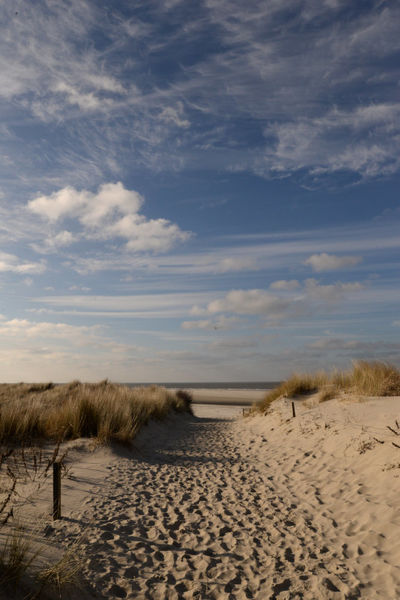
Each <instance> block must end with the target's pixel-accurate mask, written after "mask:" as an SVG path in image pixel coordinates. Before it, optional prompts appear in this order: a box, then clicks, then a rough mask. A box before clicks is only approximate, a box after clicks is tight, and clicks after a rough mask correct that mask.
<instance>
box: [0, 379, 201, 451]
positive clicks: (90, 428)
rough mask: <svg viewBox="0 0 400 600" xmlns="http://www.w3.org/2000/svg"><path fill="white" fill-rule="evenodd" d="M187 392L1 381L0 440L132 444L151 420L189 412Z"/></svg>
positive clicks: (87, 384)
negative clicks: (94, 440) (89, 440)
mask: <svg viewBox="0 0 400 600" xmlns="http://www.w3.org/2000/svg"><path fill="white" fill-rule="evenodd" d="M191 400H192V399H191V396H190V394H189V393H188V392H185V391H178V392H177V393H173V392H170V391H168V390H167V389H165V388H162V387H158V386H149V387H139V388H129V387H127V386H123V385H118V384H113V383H110V382H109V381H107V380H105V381H101V382H100V383H80V382H77V381H74V382H72V383H68V384H64V385H53V384H34V385H28V384H14V385H13V384H2V385H0V444H9V443H11V444H21V443H23V444H25V445H26V444H29V443H32V442H34V441H38V440H40V441H43V440H49V441H59V440H68V439H75V438H79V437H93V438H97V439H98V440H99V441H100V442H102V443H108V442H111V441H118V442H122V443H128V442H130V441H131V440H132V439H133V438H134V437H135V435H136V433H137V432H138V431H139V429H140V428H141V426H142V425H144V424H146V423H147V422H148V421H149V420H150V419H163V418H164V417H165V416H166V415H168V414H169V413H171V412H174V411H175V412H191Z"/></svg>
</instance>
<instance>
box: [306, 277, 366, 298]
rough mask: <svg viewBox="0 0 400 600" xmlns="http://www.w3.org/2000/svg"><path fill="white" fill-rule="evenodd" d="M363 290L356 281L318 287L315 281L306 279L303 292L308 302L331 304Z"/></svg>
mask: <svg viewBox="0 0 400 600" xmlns="http://www.w3.org/2000/svg"><path fill="white" fill-rule="evenodd" d="M363 289H364V286H363V284H361V283H359V282H358V281H355V282H349V283H342V282H340V281H339V282H337V283H333V284H328V285H320V284H319V283H318V281H317V280H316V279H306V281H305V292H306V295H307V297H308V298H309V299H310V300H313V299H315V300H322V301H323V302H327V303H332V302H337V301H339V300H341V299H342V298H343V297H344V296H345V295H346V294H351V293H353V292H360V291H361V290H363Z"/></svg>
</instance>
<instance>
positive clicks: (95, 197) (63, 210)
mask: <svg viewBox="0 0 400 600" xmlns="http://www.w3.org/2000/svg"><path fill="white" fill-rule="evenodd" d="M143 202H144V200H143V198H142V196H141V195H140V194H139V193H138V192H135V191H131V190H127V189H125V188H124V186H123V184H122V183H121V182H118V183H105V184H103V185H101V186H100V187H99V189H98V192H97V193H92V192H89V191H87V190H81V191H78V190H76V189H75V188H73V187H66V188H63V189H61V190H59V191H57V192H54V193H53V194H50V195H49V196H38V197H37V198H34V199H33V200H31V201H30V202H29V203H28V210H29V211H31V212H32V213H34V214H36V215H38V216H40V217H42V218H44V219H46V220H48V221H49V222H50V223H56V222H58V221H62V220H64V219H66V218H72V219H75V220H76V221H77V222H78V223H79V224H80V225H81V226H82V228H83V231H84V234H85V237H86V238H89V239H90V238H92V239H110V238H123V239H124V240H125V241H126V248H127V249H129V250H133V251H137V252H144V251H155V252H166V251H167V250H169V249H170V248H171V247H172V246H173V245H174V244H175V243H176V242H179V241H185V240H187V239H188V238H189V237H190V233H189V232H185V231H182V230H181V229H180V228H179V227H178V226H177V225H175V224H174V223H171V222H170V221H168V220H166V219H146V217H145V216H143V215H141V214H139V210H140V208H141V206H142V204H143ZM74 239H76V238H74V235H73V234H71V233H70V232H68V231H61V232H59V233H58V234H57V235H56V236H55V237H53V238H51V239H50V240H49V241H48V243H47V246H48V247H51V246H57V245H67V244H70V243H72V242H73V241H74Z"/></svg>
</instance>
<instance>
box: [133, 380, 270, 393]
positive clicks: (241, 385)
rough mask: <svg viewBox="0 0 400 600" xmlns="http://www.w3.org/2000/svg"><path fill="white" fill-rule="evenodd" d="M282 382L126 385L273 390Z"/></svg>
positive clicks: (149, 383) (199, 382)
mask: <svg viewBox="0 0 400 600" xmlns="http://www.w3.org/2000/svg"><path fill="white" fill-rule="evenodd" d="M279 384H280V381H196V382H193V381H175V382H170V381H168V382H163V381H158V382H155V381H151V382H148V381H147V382H142V383H124V384H123V385H126V386H128V387H138V386H148V385H159V386H162V387H165V388H174V389H180V390H184V389H207V390H215V389H217V390H260V391H262V390H271V389H273V388H274V387H277V386H278V385H279Z"/></svg>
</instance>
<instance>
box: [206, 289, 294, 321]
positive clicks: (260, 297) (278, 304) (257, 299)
mask: <svg viewBox="0 0 400 600" xmlns="http://www.w3.org/2000/svg"><path fill="white" fill-rule="evenodd" d="M289 306H290V302H289V301H288V300H286V299H284V298H280V297H278V296H274V295H272V294H270V293H269V292H266V291H264V290H232V291H230V292H228V293H227V294H226V296H225V297H224V298H220V299H218V300H214V301H213V302H210V303H209V304H208V306H207V311H208V313H211V314H214V313H218V312H225V311H226V312H232V313H236V314H243V315H262V314H264V315H269V316H278V315H281V314H282V312H284V311H285V310H286V309H287V308H289Z"/></svg>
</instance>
